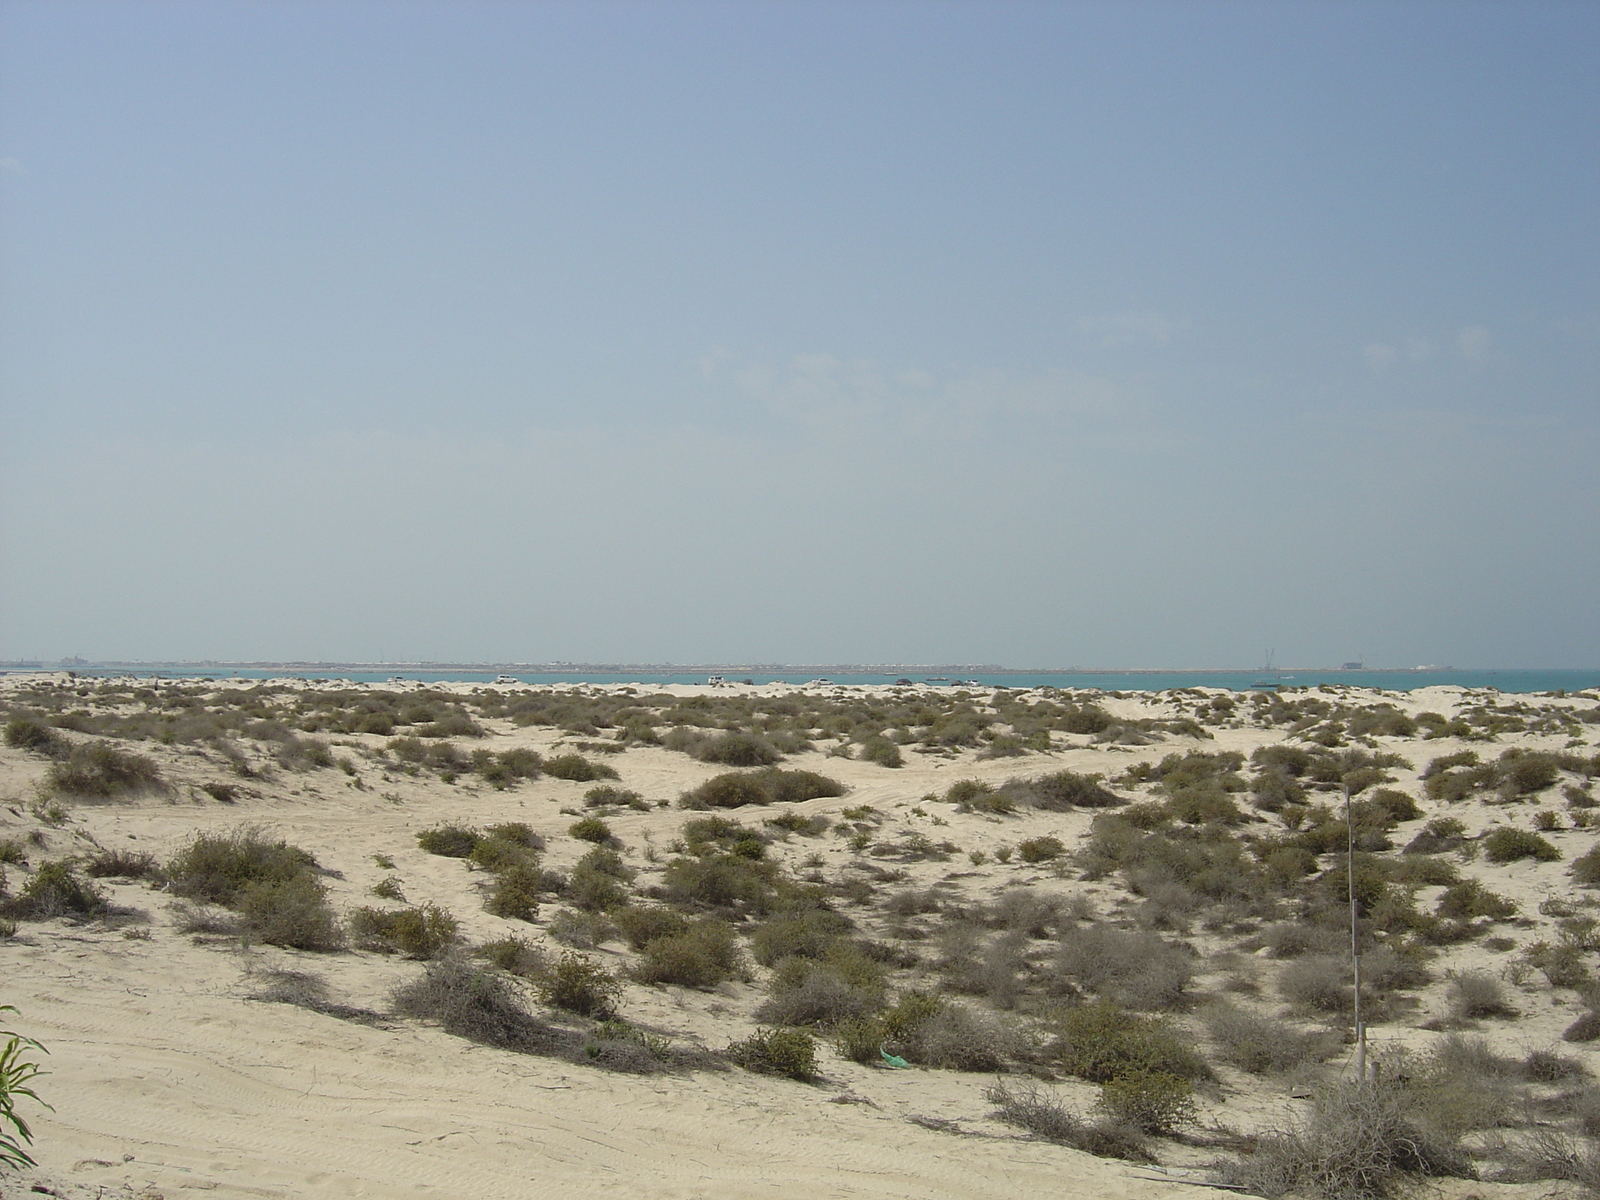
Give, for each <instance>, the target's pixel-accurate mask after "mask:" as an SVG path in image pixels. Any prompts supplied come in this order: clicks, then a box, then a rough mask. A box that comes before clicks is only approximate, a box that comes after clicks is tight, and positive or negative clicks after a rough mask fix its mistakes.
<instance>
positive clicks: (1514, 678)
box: [78, 668, 1600, 692]
mask: <svg viewBox="0 0 1600 1200" xmlns="http://www.w3.org/2000/svg"><path fill="white" fill-rule="evenodd" d="M78 673H79V674H80V675H90V676H127V675H129V674H136V675H139V676H142V677H146V678H148V677H150V676H151V675H159V676H160V677H161V678H164V679H187V678H197V679H198V678H204V679H218V680H225V679H240V680H253V679H282V678H293V679H344V680H349V681H350V682H352V683H384V682H387V681H388V680H390V679H394V678H397V677H398V678H403V679H406V680H411V681H415V682H418V683H490V682H492V681H493V680H494V679H495V678H496V676H497V675H498V674H500V672H495V671H466V670H456V671H407V670H405V669H403V668H401V669H398V670H395V671H388V670H366V671H351V670H346V671H338V670H333V671H312V670H305V671H298V670H277V671H272V670H253V669H245V668H241V669H239V670H237V671H233V670H228V671H220V670H210V671H206V670H163V671H159V672H150V671H137V672H129V671H115V670H96V669H90V670H82V671H79V672H78ZM507 674H511V675H513V676H514V677H515V678H516V679H517V681H518V682H519V683H530V684H563V683H565V684H574V683H633V684H638V685H640V686H642V687H646V688H648V687H651V686H652V685H659V684H667V683H705V682H706V678H707V677H706V674H705V672H703V671H700V672H692V673H690V672H671V671H629V672H624V673H607V672H604V671H571V672H567V671H555V672H550V671H539V672H532V671H530V672H518V671H512V672H507ZM724 677H725V678H726V679H728V680H729V681H732V682H743V681H745V680H750V681H752V682H754V683H758V684H759V683H777V682H782V683H809V682H811V681H812V680H814V679H816V678H817V677H816V676H815V675H810V674H806V673H788V672H783V671H781V670H780V671H776V672H774V671H749V672H739V671H727V672H724ZM827 678H828V679H829V681H830V682H832V683H836V684H844V685H849V684H880V685H881V684H886V683H893V682H895V680H897V679H909V680H911V681H912V682H913V683H919V684H920V683H925V682H932V681H933V677H930V676H926V675H920V674H906V675H894V674H840V675H830V676H828V677H827ZM963 681H970V682H972V683H976V684H977V685H979V686H980V687H983V688H997V687H1008V688H1032V687H1056V688H1074V689H1082V688H1098V689H1099V690H1101V691H1106V692H1132V691H1163V690H1165V689H1168V688H1185V687H1210V688H1231V689H1233V690H1234V691H1247V690H1250V689H1251V688H1256V687H1267V686H1276V687H1280V688H1296V687H1315V686H1317V685H1319V684H1343V685H1345V686H1349V687H1366V688H1383V689H1385V690H1389V691H1401V692H1405V691H1411V690H1412V689H1414V688H1421V687H1436V686H1439V685H1451V686H1455V687H1474V688H1496V689H1498V690H1499V691H1502V692H1553V691H1560V690H1565V691H1568V692H1576V691H1583V690H1586V689H1594V688H1600V668H1596V669H1593V670H1582V669H1578V670H1502V671H1491V670H1477V671H1474V670H1460V671H1458V670H1412V671H1382V670H1372V671H1367V670H1361V671H1353V670H1352V671H1346V670H1338V669H1333V670H1293V671H1275V672H1262V671H1039V672H1025V671H995V672H980V673H976V674H972V675H951V676H949V677H947V678H943V677H942V678H940V679H939V681H938V682H937V684H936V686H940V687H952V688H953V687H955V686H957V685H958V684H959V683H961V682H963Z"/></svg>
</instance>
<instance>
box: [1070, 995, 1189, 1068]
mask: <svg viewBox="0 0 1600 1200" xmlns="http://www.w3.org/2000/svg"><path fill="white" fill-rule="evenodd" d="M1057 1032H1058V1039H1057V1041H1056V1043H1055V1045H1054V1047H1053V1052H1054V1054H1055V1056H1056V1057H1057V1058H1059V1060H1060V1062H1061V1065H1062V1068H1063V1069H1064V1070H1066V1071H1067V1072H1069V1073H1070V1074H1073V1075H1077V1076H1079V1077H1081V1078H1083V1079H1087V1080H1088V1081H1089V1082H1090V1083H1105V1082H1106V1081H1108V1080H1111V1079H1118V1078H1121V1077H1122V1076H1125V1075H1134V1074H1139V1073H1149V1072H1153V1071H1159V1072H1163V1073H1165V1074H1168V1075H1175V1076H1177V1077H1178V1078H1180V1079H1204V1078H1207V1077H1208V1076H1209V1075H1210V1073H1211V1072H1210V1068H1208V1067H1207V1066H1206V1064H1205V1060H1204V1059H1202V1058H1201V1057H1200V1055H1199V1054H1198V1053H1196V1052H1195V1051H1194V1050H1193V1049H1191V1048H1190V1047H1189V1046H1187V1045H1186V1044H1184V1042H1183V1041H1182V1040H1180V1039H1179V1037H1178V1036H1177V1035H1176V1034H1174V1033H1173V1032H1172V1031H1171V1029H1169V1028H1168V1027H1167V1026H1166V1025H1165V1024H1164V1023H1163V1022H1161V1021H1160V1020H1157V1019H1156V1018H1153V1017H1141V1016H1138V1015H1136V1014H1134V1013H1131V1012H1128V1011H1127V1010H1125V1009H1122V1008H1118V1007H1117V1006H1116V1005H1115V1004H1111V1003H1109V1002H1108V1001H1103V1000H1097V1001H1095V1002H1094V1003H1091V1004H1084V1005H1080V1006H1078V1007H1077V1008H1072V1009H1068V1010H1067V1011H1066V1012H1065V1013H1064V1014H1062V1016H1061V1018H1060V1020H1059V1022H1058V1029H1057Z"/></svg>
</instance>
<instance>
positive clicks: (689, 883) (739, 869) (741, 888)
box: [662, 853, 777, 914]
mask: <svg viewBox="0 0 1600 1200" xmlns="http://www.w3.org/2000/svg"><path fill="white" fill-rule="evenodd" d="M776 877H777V871H776V869H775V868H774V866H773V865H772V864H771V863H767V862H762V861H758V860H756V859H752V858H747V857H745V856H744V855H741V854H716V853H712V854H705V855H702V856H699V857H683V858H674V859H673V860H672V861H671V862H669V863H667V866H666V870H665V871H664V872H663V873H662V886H663V888H664V889H665V895H666V898H667V899H668V900H669V901H671V902H672V903H674V904H685V905H704V906H707V907H710V908H721V909H740V910H744V911H746V912H751V913H756V914H760V913H764V912H766V911H768V910H769V909H770V908H771V907H772V904H773V900H774V897H775V895H776V891H775V889H774V886H773V881H774V880H775V879H776Z"/></svg>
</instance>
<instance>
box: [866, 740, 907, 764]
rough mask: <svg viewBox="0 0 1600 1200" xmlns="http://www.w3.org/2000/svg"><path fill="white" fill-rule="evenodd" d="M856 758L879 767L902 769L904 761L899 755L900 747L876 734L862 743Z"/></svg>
mask: <svg viewBox="0 0 1600 1200" xmlns="http://www.w3.org/2000/svg"><path fill="white" fill-rule="evenodd" d="M857 757H859V758H860V759H861V760H862V761H864V762H870V763H877V764H878V766H880V767H902V766H904V765H905V761H906V760H905V758H904V756H903V755H902V754H901V753H900V747H899V746H896V745H895V744H894V743H893V742H891V741H890V740H889V739H888V738H886V737H884V736H883V735H882V734H876V735H874V736H872V737H869V738H867V739H866V740H865V741H863V742H862V743H861V749H860V750H859V751H858V752H857Z"/></svg>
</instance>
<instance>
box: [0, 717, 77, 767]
mask: <svg viewBox="0 0 1600 1200" xmlns="http://www.w3.org/2000/svg"><path fill="white" fill-rule="evenodd" d="M6 745H8V746H10V747H11V748H12V749H13V750H31V751H33V752H34V753H35V754H43V755H44V756H45V757H47V758H65V757H66V756H67V754H69V753H70V752H71V749H72V747H71V744H70V743H69V742H67V741H66V740H65V739H64V738H62V736H61V735H60V734H59V733H57V732H56V731H55V730H54V729H51V728H50V726H48V725H46V724H45V723H44V722H43V721H37V720H35V719H34V718H32V717H12V718H11V720H9V721H7V722H6Z"/></svg>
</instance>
